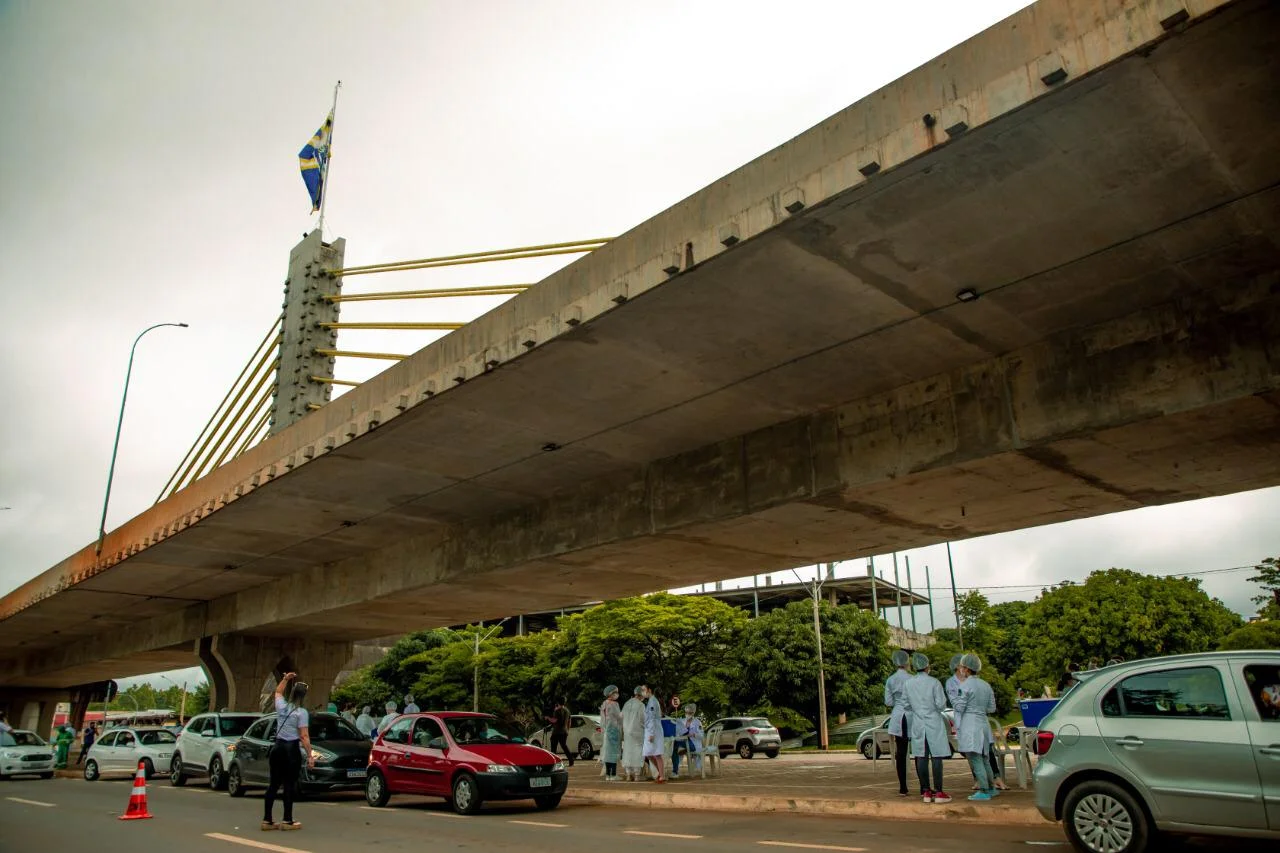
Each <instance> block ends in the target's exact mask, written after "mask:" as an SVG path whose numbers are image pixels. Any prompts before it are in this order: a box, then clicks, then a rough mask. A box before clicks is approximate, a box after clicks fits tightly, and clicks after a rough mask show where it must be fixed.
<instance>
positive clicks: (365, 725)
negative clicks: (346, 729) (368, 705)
mask: <svg viewBox="0 0 1280 853" xmlns="http://www.w3.org/2000/svg"><path fill="white" fill-rule="evenodd" d="M377 727H378V724H377V723H375V722H374V721H373V717H370V716H369V715H368V714H361V715H360V716H358V717H356V730H357V731H359V732H360V734H362V735H364V736H365V737H368V736H369V733H370V732H372V731H373V730H374V729H376V728H377Z"/></svg>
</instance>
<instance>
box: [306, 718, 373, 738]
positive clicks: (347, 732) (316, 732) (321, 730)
mask: <svg viewBox="0 0 1280 853" xmlns="http://www.w3.org/2000/svg"><path fill="white" fill-rule="evenodd" d="M309 730H310V732H311V739H312V740H313V741H323V740H362V741H367V740H369V738H367V737H365V736H364V735H362V734H360V731H359V729H357V728H356V727H355V726H353V725H351V724H350V723H348V722H347V721H346V720H344V719H342V718H341V717H312V718H311V725H310V727H309Z"/></svg>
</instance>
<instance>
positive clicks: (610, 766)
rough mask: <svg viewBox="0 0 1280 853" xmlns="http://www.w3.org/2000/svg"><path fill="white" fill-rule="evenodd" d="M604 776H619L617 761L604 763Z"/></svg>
mask: <svg viewBox="0 0 1280 853" xmlns="http://www.w3.org/2000/svg"><path fill="white" fill-rule="evenodd" d="M604 775H606V776H617V775H618V762H616V761H606V762H605V763H604Z"/></svg>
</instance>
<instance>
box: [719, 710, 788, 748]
mask: <svg viewBox="0 0 1280 853" xmlns="http://www.w3.org/2000/svg"><path fill="white" fill-rule="evenodd" d="M712 728H718V729H719V730H720V757H721V758H723V757H724V756H726V755H728V754H729V753H731V752H736V753H737V754H738V756H739V757H741V758H751V757H752V756H753V755H755V754H756V753H757V752H763V753H764V754H765V756H766V757H767V758H777V757H778V752H779V751H781V749H782V735H780V734H778V729H777V727H776V726H774V724H773V723H771V722H769V721H768V720H767V719H766V718H764V717H724V718H722V719H719V720H716V721H715V722H714V723H712V724H711V725H710V726H707V729H708V730H710V729H712Z"/></svg>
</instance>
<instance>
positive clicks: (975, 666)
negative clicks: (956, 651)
mask: <svg viewBox="0 0 1280 853" xmlns="http://www.w3.org/2000/svg"><path fill="white" fill-rule="evenodd" d="M960 665H961V666H962V667H964V668H965V669H967V670H969V671H970V672H982V661H981V660H979V659H978V656H977V655H975V654H973V653H972V652H970V653H969V654H966V655H965V656H964V657H962V658H961V659H960Z"/></svg>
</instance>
